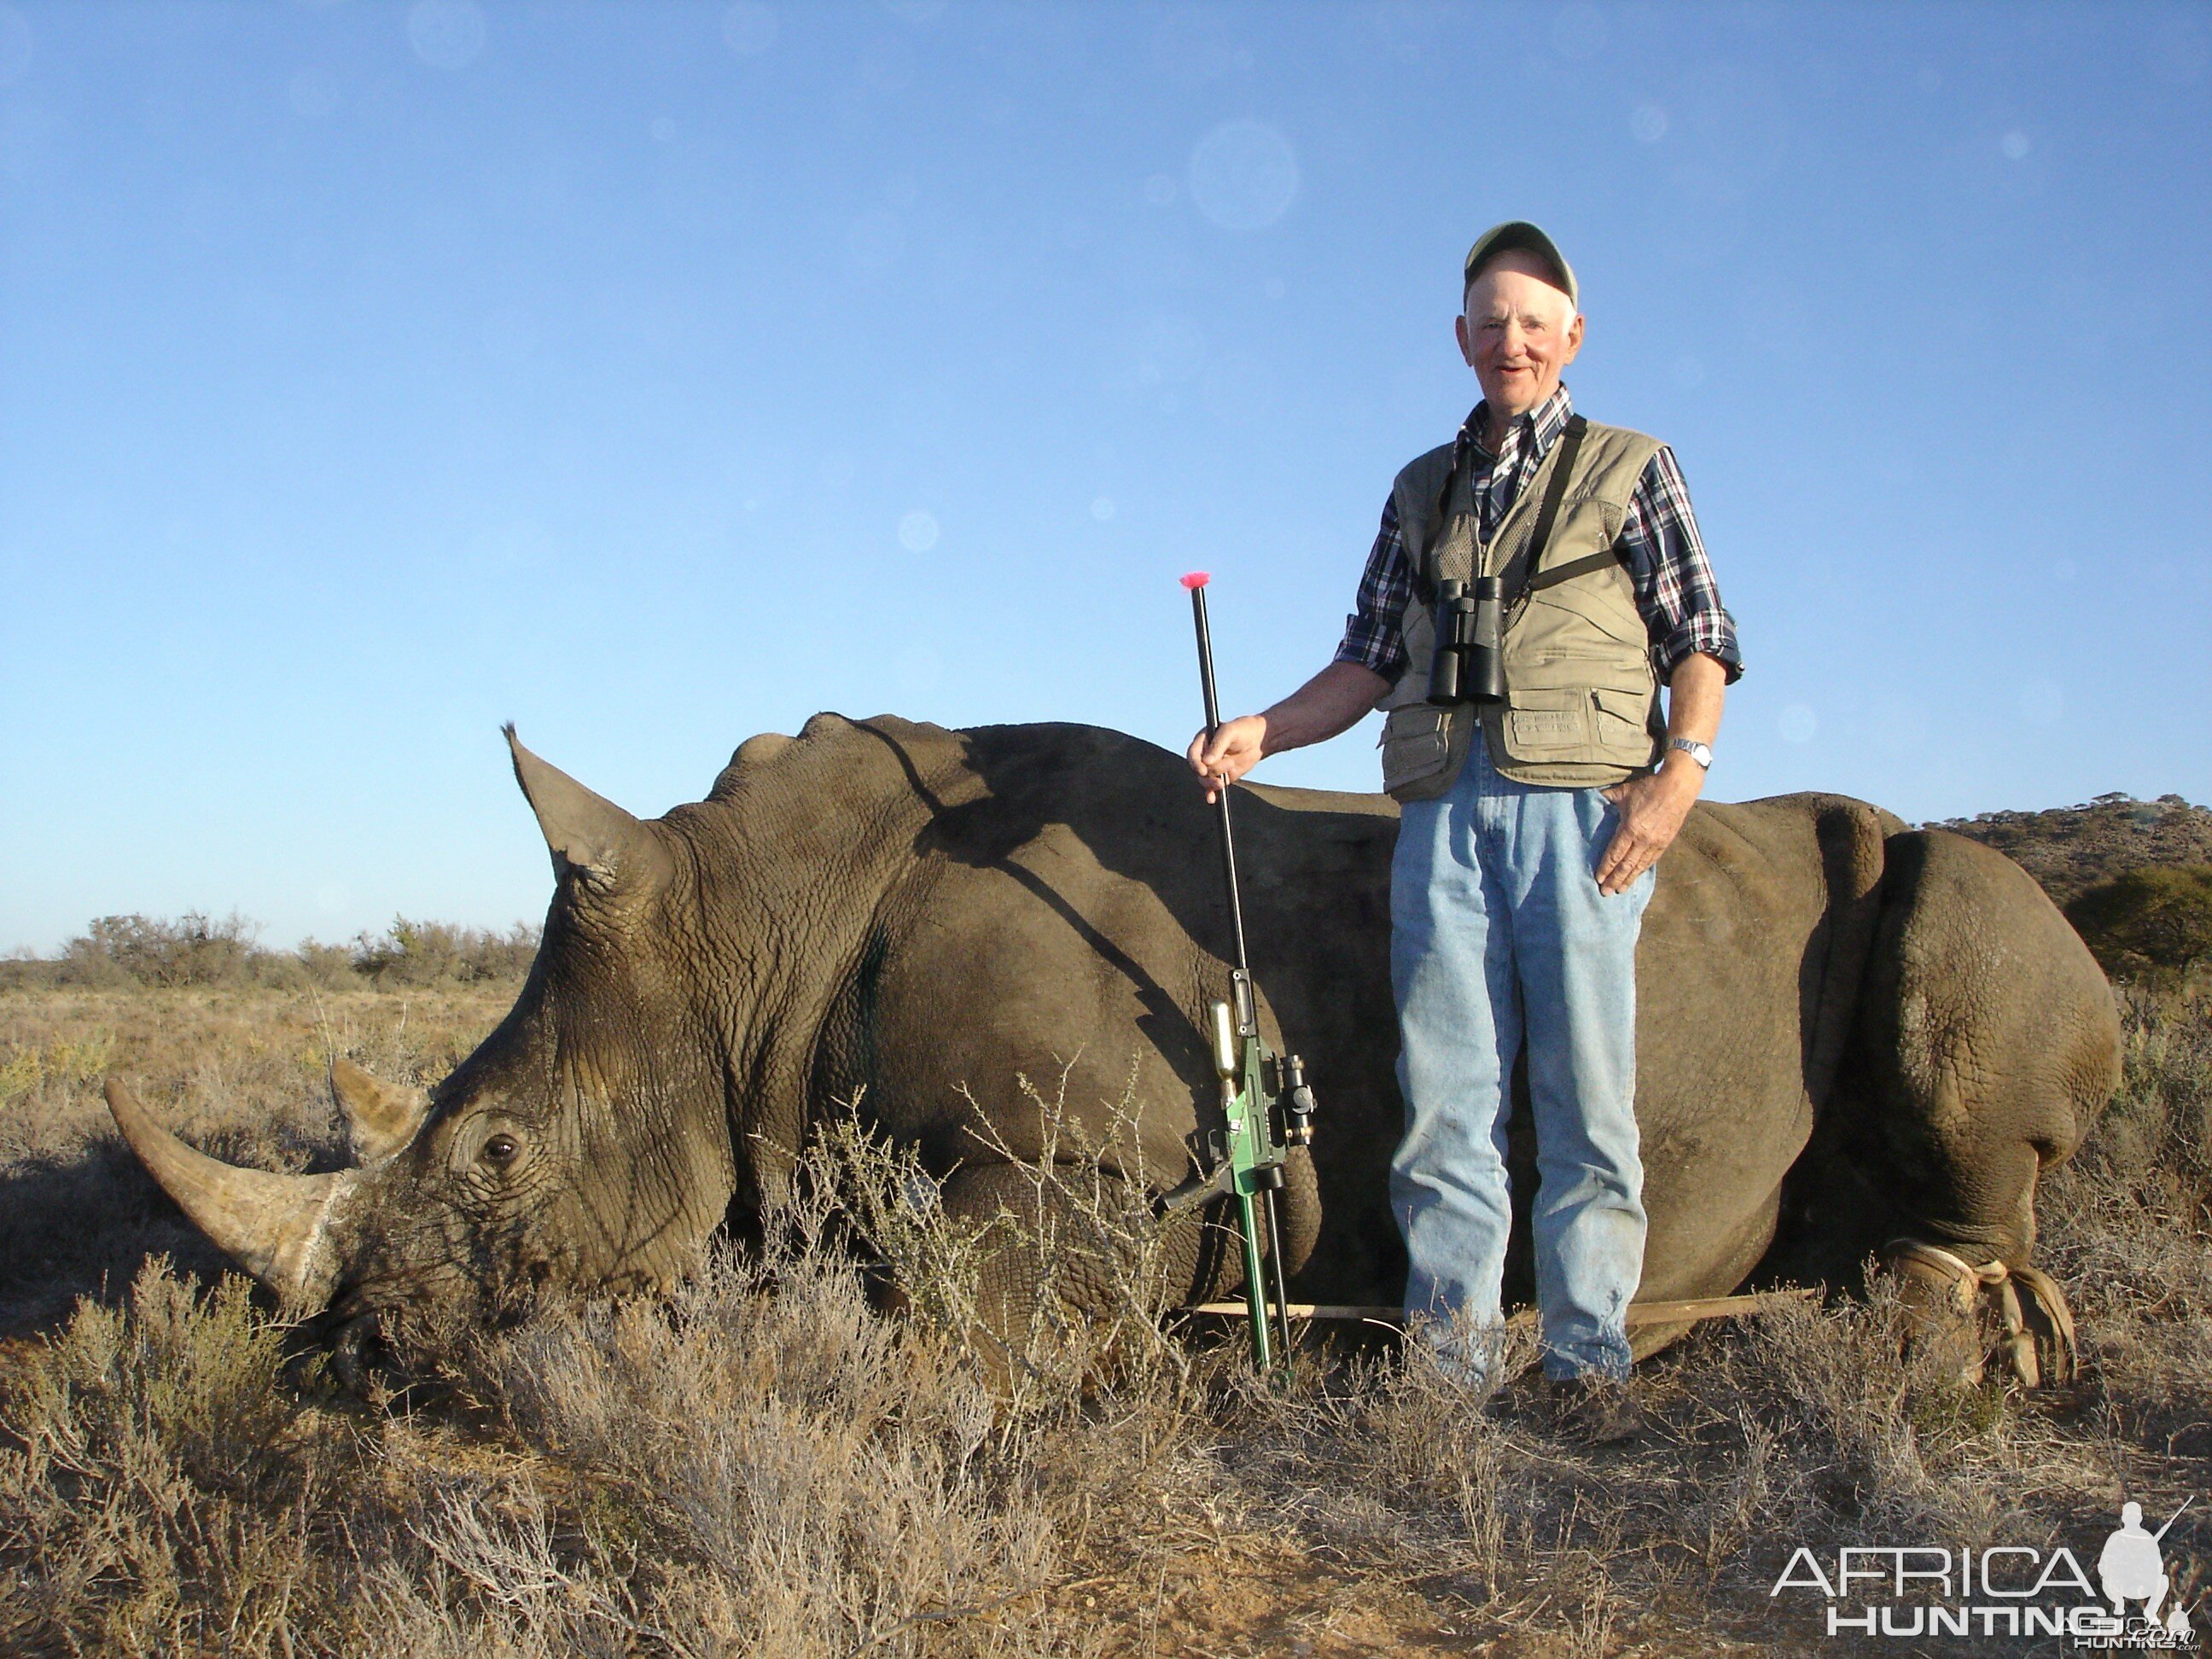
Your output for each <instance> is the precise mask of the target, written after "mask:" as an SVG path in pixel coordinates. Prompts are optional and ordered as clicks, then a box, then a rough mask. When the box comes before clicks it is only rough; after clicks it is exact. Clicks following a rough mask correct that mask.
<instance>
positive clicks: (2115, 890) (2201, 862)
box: [1934, 793, 2212, 982]
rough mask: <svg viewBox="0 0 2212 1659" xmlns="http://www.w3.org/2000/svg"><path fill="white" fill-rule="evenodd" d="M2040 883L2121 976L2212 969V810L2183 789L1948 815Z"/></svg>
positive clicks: (2178, 975)
mask: <svg viewBox="0 0 2212 1659" xmlns="http://www.w3.org/2000/svg"><path fill="white" fill-rule="evenodd" d="M1934 827H1935V828H1937V829H1950V830H1954V831H1955V832H1956V833H1958V834H1960V835H1962V836H1971V837H1972V839H1973V840H1975V841H1978V842H1983V843H1984V844H1985V845H1987V846H1990V847H1994V848H1996V849H1997V851H1998V852H2000V853H2002V854H2004V855H2005V856H2006V857H2008V858H2009V859H2012V860H2015V861H2017V862H2018V863H2019V864H2020V865H2021V866H2022V867H2023V868H2025V869H2026V870H2027V872H2028V874H2030V875H2031V876H2033V877H2034V878H2036V880H2037V881H2039V883H2041V884H2042V885H2043V890H2044V891H2045V892H2046V893H2048V894H2050V895H2051V901H2052V902H2054V903H2056V904H2057V906H2058V907H2059V908H2061V909H2063V911H2065V913H2066V919H2067V921H2070V922H2072V923H2073V924H2074V930H2075V932H2076V933H2080V934H2081V938H2082V940H2083V942H2084V943H2086V944H2087V945H2088V947H2089V949H2090V951H2091V952H2092V953H2093V954H2094V956H2095V957H2096V958H2097V960H2098V961H2099V962H2100V963H2102V964H2103V966H2104V969H2105V971H2106V973H2108V974H2110V975H2112V976H2113V977H2114V978H2116V979H2127V980H2137V981H2145V982H2171V981H2175V980H2178V979H2182V978H2186V977H2188V976H2189V975H2192V974H2195V973H2197V972H2200V971H2203V970H2204V969H2212V811H2208V810H2207V809H2206V808H2204V807H2202V806H2199V805H2196V804H2195V803H2193V802H2191V801H2190V800H2187V799H2184V798H2183V797H2182V796H2179V795H2160V797H2159V798H2158V799H2156V800H2137V799H2136V798H2135V797H2134V796H2133V795H2128V794H2121V793H2113V794H2109V795H2099V796H2098V797H2096V799H2093V800H2089V801H2085V802H2083V803H2082V804H2081V805H2079V806H2054V807H2051V808H2050V809H2048V810H2047V811H2040V812H1984V813H1981V814H1980V815H1979V816H1978V817H1971V818H1951V819H1948V820H1946V821H1944V822H1943V823H1939V824H1937V825H1936V826H1934Z"/></svg>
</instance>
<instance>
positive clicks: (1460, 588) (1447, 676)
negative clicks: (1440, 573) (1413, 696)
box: [1429, 576, 1505, 708]
mask: <svg viewBox="0 0 2212 1659" xmlns="http://www.w3.org/2000/svg"><path fill="white" fill-rule="evenodd" d="M1436 614H1437V648H1436V652H1435V654H1434V655H1432V656H1431V658H1430V659H1429V701H1430V702H1432V703H1436V704H1438V705H1439V706H1441V707H1443V708H1454V707H1456V706H1457V705H1459V704H1461V703H1468V702H1477V703H1492V702H1504V701H1505V659H1504V655H1503V653H1501V651H1500V648H1499V639H1500V636H1501V635H1503V634H1504V631H1505V583H1504V580H1503V579H1502V578H1500V577H1497V576H1477V577H1476V578H1475V579H1474V583H1473V585H1472V586H1471V587H1470V586H1469V584H1468V583H1466V582H1462V581H1443V582H1438V583H1437V611H1436Z"/></svg>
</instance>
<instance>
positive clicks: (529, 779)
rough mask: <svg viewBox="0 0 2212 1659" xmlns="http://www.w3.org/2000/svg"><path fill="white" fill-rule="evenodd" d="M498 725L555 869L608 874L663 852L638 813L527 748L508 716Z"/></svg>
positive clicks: (612, 875) (651, 861)
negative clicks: (624, 808)
mask: <svg viewBox="0 0 2212 1659" xmlns="http://www.w3.org/2000/svg"><path fill="white" fill-rule="evenodd" d="M500 730H501V732H505V733H506V734H507V750H508V752H509V753H510V754H511V755H512V756H513V759H514V781H516V782H517V783H519V784H520V785H521V786H522V793H523V796H524V798H525V799H527V800H528V801H529V803H530V810H531V811H532V812H535V813H536V814H537V815H538V829H541V830H543V831H544V835H545V845H546V846H547V847H548V848H550V849H551V850H552V854H553V868H554V872H555V873H556V874H558V873H560V872H562V870H563V869H575V870H581V871H583V872H586V874H588V875H592V876H597V877H599V878H602V879H608V880H611V879H612V878H615V877H616V876H618V875H623V874H624V873H627V872H629V869H630V868H631V867H632V866H636V865H639V864H648V865H651V864H657V863H658V862H659V860H660V859H661V858H663V857H665V854H662V853H661V851H660V847H659V842H655V841H654V840H653V833H652V831H650V830H649V829H647V828H646V827H645V825H643V824H642V823H639V822H638V821H637V819H635V818H634V817H631V816H630V815H629V813H628V812H625V811H623V809H622V808H621V807H619V806H617V805H615V804H614V803H613V802H612V801H611V800H609V799H607V798H606V797H605V795H599V794H594V793H592V791H591V790H589V789H586V788H585V787H584V786H583V785H582V784H580V783H579V782H577V781H575V779H574V778H572V777H570V776H569V775H568V774H567V773H566V772H563V771H562V769H560V768H559V767H557V766H554V765H550V764H549V763H546V762H544V761H542V760H540V759H538V757H537V756H535V755H533V754H532V753H531V752H530V751H529V750H527V749H525V748H524V747H523V746H522V739H521V738H519V737H517V736H515V734H514V726H513V722H512V721H509V722H508V723H507V725H505V726H501V727H500Z"/></svg>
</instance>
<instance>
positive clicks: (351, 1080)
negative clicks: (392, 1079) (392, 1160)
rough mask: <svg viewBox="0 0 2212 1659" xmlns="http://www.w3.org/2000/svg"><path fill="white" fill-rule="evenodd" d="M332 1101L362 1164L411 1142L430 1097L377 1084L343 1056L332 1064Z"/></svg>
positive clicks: (425, 1111) (419, 1092) (385, 1084)
mask: <svg viewBox="0 0 2212 1659" xmlns="http://www.w3.org/2000/svg"><path fill="white" fill-rule="evenodd" d="M331 1098H332V1099H333V1100H335V1101H336V1102H337V1107H338V1112H339V1115H342V1116H343V1118H344V1119H345V1124H346V1133H347V1134H348V1136H349V1137H350V1138H351V1139H352V1141H353V1155H354V1157H355V1158H356V1160H357V1161H358V1162H360V1163H362V1164H374V1163H375V1162H376V1160H377V1159H378V1158H387V1157H389V1156H390V1155H391V1154H392V1153H393V1152H398V1150H399V1149H400V1148H401V1147H402V1146H405V1145H406V1144H407V1143H408V1142H409V1141H410V1140H412V1139H415V1132H416V1130H417V1129H419V1128H421V1127H422V1120H423V1118H425V1117H426V1116H428V1115H429V1110H430V1097H429V1096H428V1095H427V1094H425V1093H423V1092H422V1091H421V1090H420V1089H399V1088H395V1087H393V1086H392V1085H391V1084H389V1083H380V1082H379V1081H377V1079H374V1078H373V1077H371V1076H370V1075H369V1074H368V1073H367V1072H364V1071H362V1069H361V1067H360V1066H356V1065H355V1064H354V1063H353V1062H352V1061H351V1060H348V1059H346V1058H344V1057H343V1055H341V1056H340V1057H339V1058H337V1059H336V1060H332V1061H331Z"/></svg>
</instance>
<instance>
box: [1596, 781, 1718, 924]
mask: <svg viewBox="0 0 2212 1659" xmlns="http://www.w3.org/2000/svg"><path fill="white" fill-rule="evenodd" d="M1703 787H1705V769H1704V768H1703V767H1701V766H1699V764H1698V763H1697V762H1695V761H1693V760H1692V759H1691V758H1690V757H1688V756H1687V755H1684V754H1680V753H1676V754H1673V755H1670V756H1668V762H1667V764H1666V765H1664V766H1662V767H1661V768H1660V769H1658V770H1657V771H1656V772H1652V773H1649V774H1646V775H1644V776H1643V777H1637V778H1631V779H1629V780H1628V781H1626V782H1625V783H1616V784H1615V785H1613V787H1612V788H1610V789H1608V790H1607V791H1606V792H1605V798H1606V799H1607V800H1609V801H1611V802H1612V803H1613V805H1615V806H1617V807H1619V808H1620V827H1619V828H1618V829H1614V831H1613V841H1612V843H1611V844H1610V845H1609V846H1607V848H1606V849H1605V856H1604V857H1603V858H1601V859H1600V860H1598V861H1597V886H1598V891H1600V892H1601V893H1607V894H1612V893H1625V892H1626V891H1627V890H1628V889H1629V885H1630V884H1631V883H1632V882H1633V881H1634V880H1635V879H1636V878H1638V876H1640V875H1642V874H1643V873H1644V872H1645V871H1646V870H1649V869H1650V867H1651V866H1653V865H1655V864H1656V863H1658V862H1659V855H1660V854H1662V853H1663V852H1665V851H1666V850H1667V849H1668V848H1669V847H1671V846H1673V845H1674V837H1675V836H1678V835H1680V834H1681V832H1682V821H1683V820H1684V819H1685V818H1686V817H1689V816H1690V809H1691V807H1692V806H1694V805H1697V801H1698V792H1699V790H1700V789H1701V788H1703Z"/></svg>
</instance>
